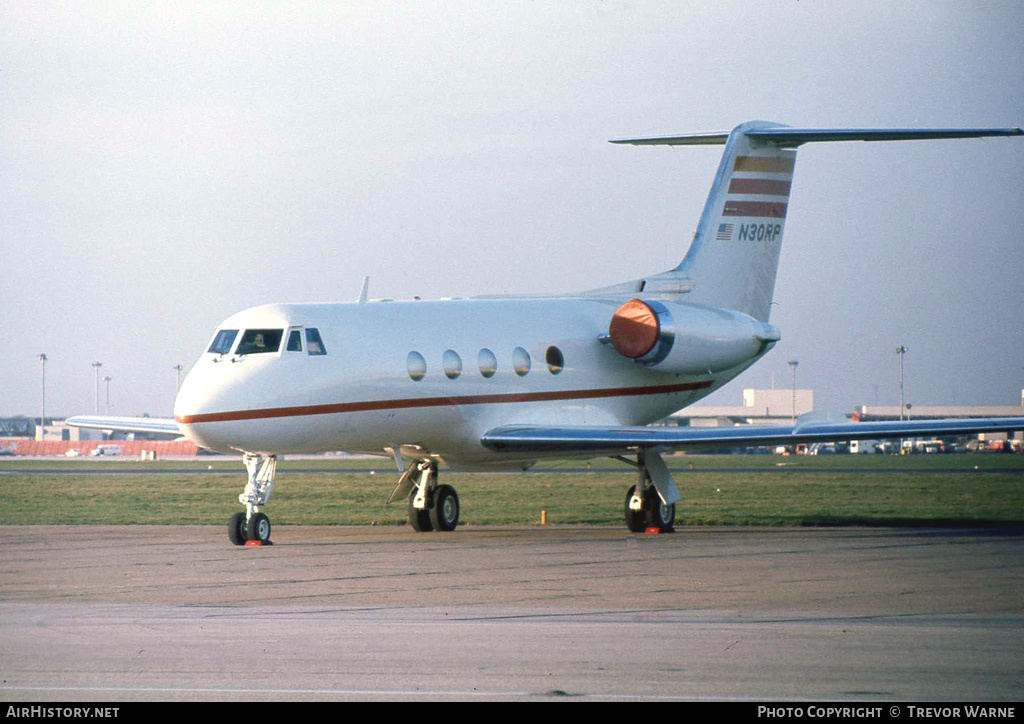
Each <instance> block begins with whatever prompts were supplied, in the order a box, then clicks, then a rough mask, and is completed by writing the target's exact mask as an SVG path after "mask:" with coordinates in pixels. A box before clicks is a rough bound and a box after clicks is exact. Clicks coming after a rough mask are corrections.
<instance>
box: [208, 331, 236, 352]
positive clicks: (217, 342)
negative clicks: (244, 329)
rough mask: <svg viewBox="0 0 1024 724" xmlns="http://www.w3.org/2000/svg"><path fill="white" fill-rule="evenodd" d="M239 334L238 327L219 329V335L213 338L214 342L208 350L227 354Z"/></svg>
mask: <svg viewBox="0 0 1024 724" xmlns="http://www.w3.org/2000/svg"><path fill="white" fill-rule="evenodd" d="M237 336H238V330H237V329H222V330H220V331H218V332H217V336H216V337H214V338H213V344H211V345H210V349H208V350H207V352H212V353H213V354H227V353H228V352H230V351H231V345H233V344H234V343H235V337H237Z"/></svg>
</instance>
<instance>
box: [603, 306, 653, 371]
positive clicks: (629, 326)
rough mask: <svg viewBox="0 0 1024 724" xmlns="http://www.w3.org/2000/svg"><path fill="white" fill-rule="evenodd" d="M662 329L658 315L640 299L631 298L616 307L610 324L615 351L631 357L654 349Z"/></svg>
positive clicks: (637, 356) (610, 333)
mask: <svg viewBox="0 0 1024 724" xmlns="http://www.w3.org/2000/svg"><path fill="white" fill-rule="evenodd" d="M660 331H661V330H660V325H659V323H658V315H657V314H655V313H654V310H653V309H651V308H650V307H649V306H647V304H646V303H645V302H642V301H640V300H639V299H630V300H629V301H628V302H626V303H625V304H623V305H622V306H621V307H619V308H618V309H616V310H615V314H613V315H612V321H611V324H609V325H608V336H609V337H611V339H612V346H613V347H615V351H616V352H618V353H619V354H621V355H622V356H623V357H628V358H630V359H639V358H640V357H643V356H644V355H645V354H647V353H648V352H650V351H651V350H652V349H654V345H655V344H657V342H658V333H659V332H660Z"/></svg>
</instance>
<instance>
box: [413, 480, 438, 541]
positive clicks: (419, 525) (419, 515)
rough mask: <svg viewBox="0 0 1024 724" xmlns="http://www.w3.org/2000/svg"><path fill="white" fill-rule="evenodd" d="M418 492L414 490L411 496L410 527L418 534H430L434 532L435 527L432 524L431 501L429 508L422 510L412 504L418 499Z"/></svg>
mask: <svg viewBox="0 0 1024 724" xmlns="http://www.w3.org/2000/svg"><path fill="white" fill-rule="evenodd" d="M416 492H417V491H416V490H415V489H414V490H413V491H412V493H411V494H410V495H409V525H411V526H412V529H413V530H414V531H416V532H417V533H429V532H430V531H432V530H434V526H432V525H431V524H430V510H428V508H429V507H430V500H429V498H428V500H427V508H423V509H422V510H421V509H419V508H417V507H416V506H414V505H413V504H412V501H413V500H415V498H416Z"/></svg>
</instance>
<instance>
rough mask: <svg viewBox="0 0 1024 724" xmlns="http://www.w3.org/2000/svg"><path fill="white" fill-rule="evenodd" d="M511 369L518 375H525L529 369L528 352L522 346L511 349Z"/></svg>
mask: <svg viewBox="0 0 1024 724" xmlns="http://www.w3.org/2000/svg"><path fill="white" fill-rule="evenodd" d="M512 369H514V370H515V371H516V374H517V375H519V376H520V377H526V373H527V372H529V371H530V353H529V352H527V351H526V350H525V349H523V348H522V347H516V348H515V349H514V350H512Z"/></svg>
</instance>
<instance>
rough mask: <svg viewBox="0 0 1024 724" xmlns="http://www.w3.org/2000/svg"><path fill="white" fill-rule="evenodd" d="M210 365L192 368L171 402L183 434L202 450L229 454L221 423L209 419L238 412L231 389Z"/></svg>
mask: <svg viewBox="0 0 1024 724" xmlns="http://www.w3.org/2000/svg"><path fill="white" fill-rule="evenodd" d="M218 372H220V370H219V369H218V368H217V365H215V364H214V363H212V362H209V361H206V360H202V361H200V362H199V363H197V364H196V366H195V367H193V368H192V369H191V370H190V371H189V373H188V375H186V377H185V380H184V381H183V382H182V383H181V388H180V389H179V390H178V396H177V397H176V398H175V399H174V418H175V420H177V422H178V425H179V426H180V427H181V429H182V432H183V433H184V434H185V437H187V438H188V439H189V440H191V441H192V442H194V443H196V444H197V445H200V446H201V447H205V448H209V449H211V450H217V451H220V452H230V451H231V449H230V448H229V447H227V446H226V445H225V440H224V439H223V433H226V432H227V431H226V430H225V429H224V425H223V423H216V422H211V421H209V418H208V416H209V415H215V414H217V413H223V412H228V411H230V410H233V409H238V408H237V405H238V400H235V399H232V398H235V397H237V394H236V392H237V391H235V390H233V389H232V388H233V387H234V386H233V385H232V384H231V383H230V381H229V380H225V379H223V378H224V375H223V374H218Z"/></svg>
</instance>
